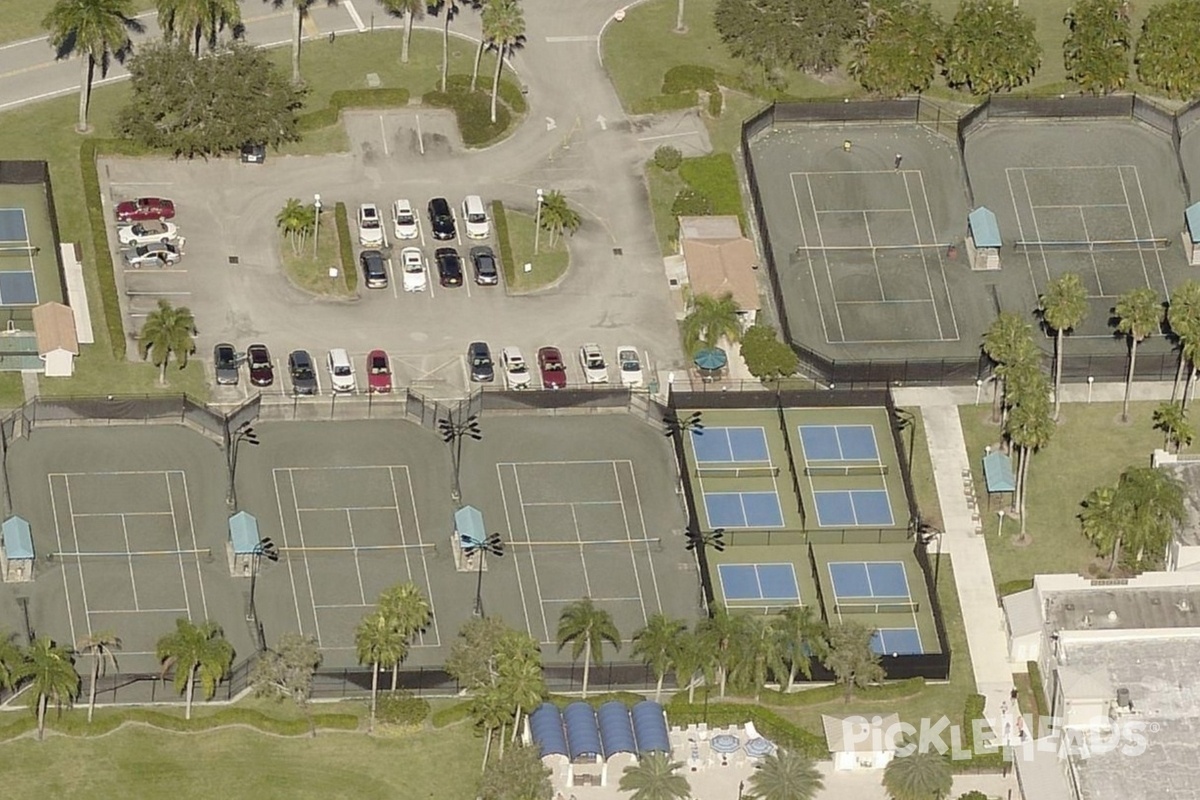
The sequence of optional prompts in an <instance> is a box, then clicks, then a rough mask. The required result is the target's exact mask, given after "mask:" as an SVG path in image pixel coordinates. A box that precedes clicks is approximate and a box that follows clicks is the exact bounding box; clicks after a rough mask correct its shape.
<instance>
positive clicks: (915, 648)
mask: <svg viewBox="0 0 1200 800" xmlns="http://www.w3.org/2000/svg"><path fill="white" fill-rule="evenodd" d="M871 649H872V650H874V651H875V652H876V653H879V654H880V655H884V656H891V655H896V656H918V655H921V654H922V653H924V652H925V649H924V648H923V647H921V634H920V632H919V631H918V630H917V629H916V628H880V629H878V630H877V631H875V633H873V634H872V635H871Z"/></svg>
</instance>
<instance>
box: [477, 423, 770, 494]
mask: <svg viewBox="0 0 1200 800" xmlns="http://www.w3.org/2000/svg"><path fill="white" fill-rule="evenodd" d="M759 427H761V426H759ZM496 463H497V464H498V465H501V464H502V465H504V466H506V467H560V466H563V465H565V464H604V465H607V464H611V463H612V459H611V458H592V459H586V460H577V461H498V462H496ZM527 505H528V504H527Z"/></svg>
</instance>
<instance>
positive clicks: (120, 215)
mask: <svg viewBox="0 0 1200 800" xmlns="http://www.w3.org/2000/svg"><path fill="white" fill-rule="evenodd" d="M174 217H175V203H174V202H172V201H171V200H167V199H166V198H164V197H138V198H136V199H134V200H125V201H123V202H120V203H117V221H118V222H136V221H139V220H144V219H173V218H174Z"/></svg>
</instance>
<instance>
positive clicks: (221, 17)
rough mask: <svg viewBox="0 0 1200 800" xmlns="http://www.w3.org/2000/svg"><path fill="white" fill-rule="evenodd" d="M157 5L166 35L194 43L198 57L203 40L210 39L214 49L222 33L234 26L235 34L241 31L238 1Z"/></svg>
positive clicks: (171, 0) (170, 0) (180, 0)
mask: <svg viewBox="0 0 1200 800" xmlns="http://www.w3.org/2000/svg"><path fill="white" fill-rule="evenodd" d="M155 6H156V9H157V11H158V21H159V24H160V25H162V29H163V38H164V39H167V40H168V41H170V40H171V39H178V40H179V41H180V42H187V43H188V44H189V46H194V52H195V54H196V58H199V57H200V43H201V42H208V47H209V49H210V50H211V49H213V48H215V47H216V45H217V33H218V32H220V31H222V30H225V29H226V28H230V29H231V30H233V33H234V36H235V37H236V36H239V35H240V34H241V28H242V9H241V6H239V5H238V2H237V0H157V2H156V3H155Z"/></svg>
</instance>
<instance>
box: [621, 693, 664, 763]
mask: <svg viewBox="0 0 1200 800" xmlns="http://www.w3.org/2000/svg"><path fill="white" fill-rule="evenodd" d="M630 716H632V717H633V733H634V735H635V736H636V737H637V747H638V752H639V753H642V754H645V753H653V752H659V753H670V752H671V739H670V737H669V736H668V735H667V714H666V712H665V711H663V707H662V706H661V705H659V704H658V703H655V702H654V701H653V700H643V701H642V702H640V703H638V704H637V705H635V706H634V707H633V709H632V710H631V711H630Z"/></svg>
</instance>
